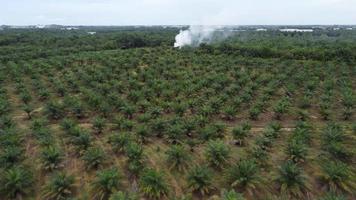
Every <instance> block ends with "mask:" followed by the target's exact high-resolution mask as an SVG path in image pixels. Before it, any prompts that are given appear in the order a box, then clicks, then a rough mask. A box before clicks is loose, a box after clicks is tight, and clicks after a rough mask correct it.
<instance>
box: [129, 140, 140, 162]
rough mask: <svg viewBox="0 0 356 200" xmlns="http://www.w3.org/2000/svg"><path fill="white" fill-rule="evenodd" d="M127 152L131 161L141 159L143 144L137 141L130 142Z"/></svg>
mask: <svg viewBox="0 0 356 200" xmlns="http://www.w3.org/2000/svg"><path fill="white" fill-rule="evenodd" d="M125 153H126V155H127V157H128V160H129V162H130V161H140V160H141V159H142V157H143V149H142V146H141V145H139V144H137V143H136V142H130V143H129V144H127V146H126V149H125Z"/></svg>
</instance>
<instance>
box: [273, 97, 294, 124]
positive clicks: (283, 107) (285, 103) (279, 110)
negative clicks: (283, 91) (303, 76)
mask: <svg viewBox="0 0 356 200" xmlns="http://www.w3.org/2000/svg"><path fill="white" fill-rule="evenodd" d="M289 104H290V103H289V100H288V99H287V98H283V99H281V100H280V101H278V102H277V104H276V105H275V106H274V107H273V111H274V113H275V118H276V119H278V120H280V119H281V117H282V114H284V113H286V112H288V108H289Z"/></svg>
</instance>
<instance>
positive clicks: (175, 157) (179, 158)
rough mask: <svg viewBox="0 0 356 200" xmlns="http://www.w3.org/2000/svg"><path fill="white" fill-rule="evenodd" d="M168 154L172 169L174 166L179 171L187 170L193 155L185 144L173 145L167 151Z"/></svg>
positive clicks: (168, 161)
mask: <svg viewBox="0 0 356 200" xmlns="http://www.w3.org/2000/svg"><path fill="white" fill-rule="evenodd" d="M166 154H167V163H168V164H169V166H170V167H169V168H170V169H172V168H174V169H177V170H178V171H185V170H186V169H187V167H188V165H189V161H190V160H191V157H190V156H189V154H188V152H187V151H186V149H185V148H184V147H183V146H181V145H173V146H171V148H170V149H168V150H167V151H166Z"/></svg>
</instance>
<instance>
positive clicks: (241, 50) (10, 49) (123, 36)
mask: <svg viewBox="0 0 356 200" xmlns="http://www.w3.org/2000/svg"><path fill="white" fill-rule="evenodd" d="M88 32H96V33H95V34H93V35H91V34H88ZM178 32H179V28H173V27H141V28H134V27H123V28H112V27H108V28H105V27H100V28H95V27H93V28H90V27H85V28H80V29H78V30H70V31H68V30H60V29H6V30H2V31H0V62H7V61H10V60H28V59H37V58H47V57H50V56H60V55H69V54H75V53H79V52H83V51H102V50H114V49H128V48H142V47H160V48H172V46H173V43H174V40H175V35H176V34H177V33H178ZM177 50H178V49H177ZM185 50H189V51H190V50H192V51H196V52H199V53H208V54H212V53H213V54H220V53H223V54H229V55H237V56H244V57H261V58H281V59H298V60H303V59H308V60H309V59H311V60H319V61H329V60H341V61H344V62H352V63H355V61H356V30H341V31H334V30H317V31H314V32H312V33H300V32H298V33H296V32H291V33H284V32H280V31H266V32H256V31H244V32H236V34H234V35H232V36H230V37H229V38H228V39H226V40H224V41H223V42H217V43H212V44H202V45H201V46H200V47H199V48H197V49H194V48H189V47H187V48H185Z"/></svg>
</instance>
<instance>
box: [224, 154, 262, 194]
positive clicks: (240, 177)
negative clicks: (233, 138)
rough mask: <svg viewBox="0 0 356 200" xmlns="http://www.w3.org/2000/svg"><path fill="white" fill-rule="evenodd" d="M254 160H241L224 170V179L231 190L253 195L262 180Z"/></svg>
mask: <svg viewBox="0 0 356 200" xmlns="http://www.w3.org/2000/svg"><path fill="white" fill-rule="evenodd" d="M258 171H259V168H258V166H257V164H256V163H255V161H254V160H242V161H240V162H238V163H237V164H235V165H233V166H231V167H230V168H228V169H227V170H226V173H225V177H226V180H227V182H228V183H229V185H230V186H231V187H233V188H241V189H243V190H245V191H247V192H248V193H249V194H251V195H253V193H254V191H255V190H256V189H257V187H258V186H259V185H260V183H261V181H262V179H261V177H260V176H259V174H258Z"/></svg>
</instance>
